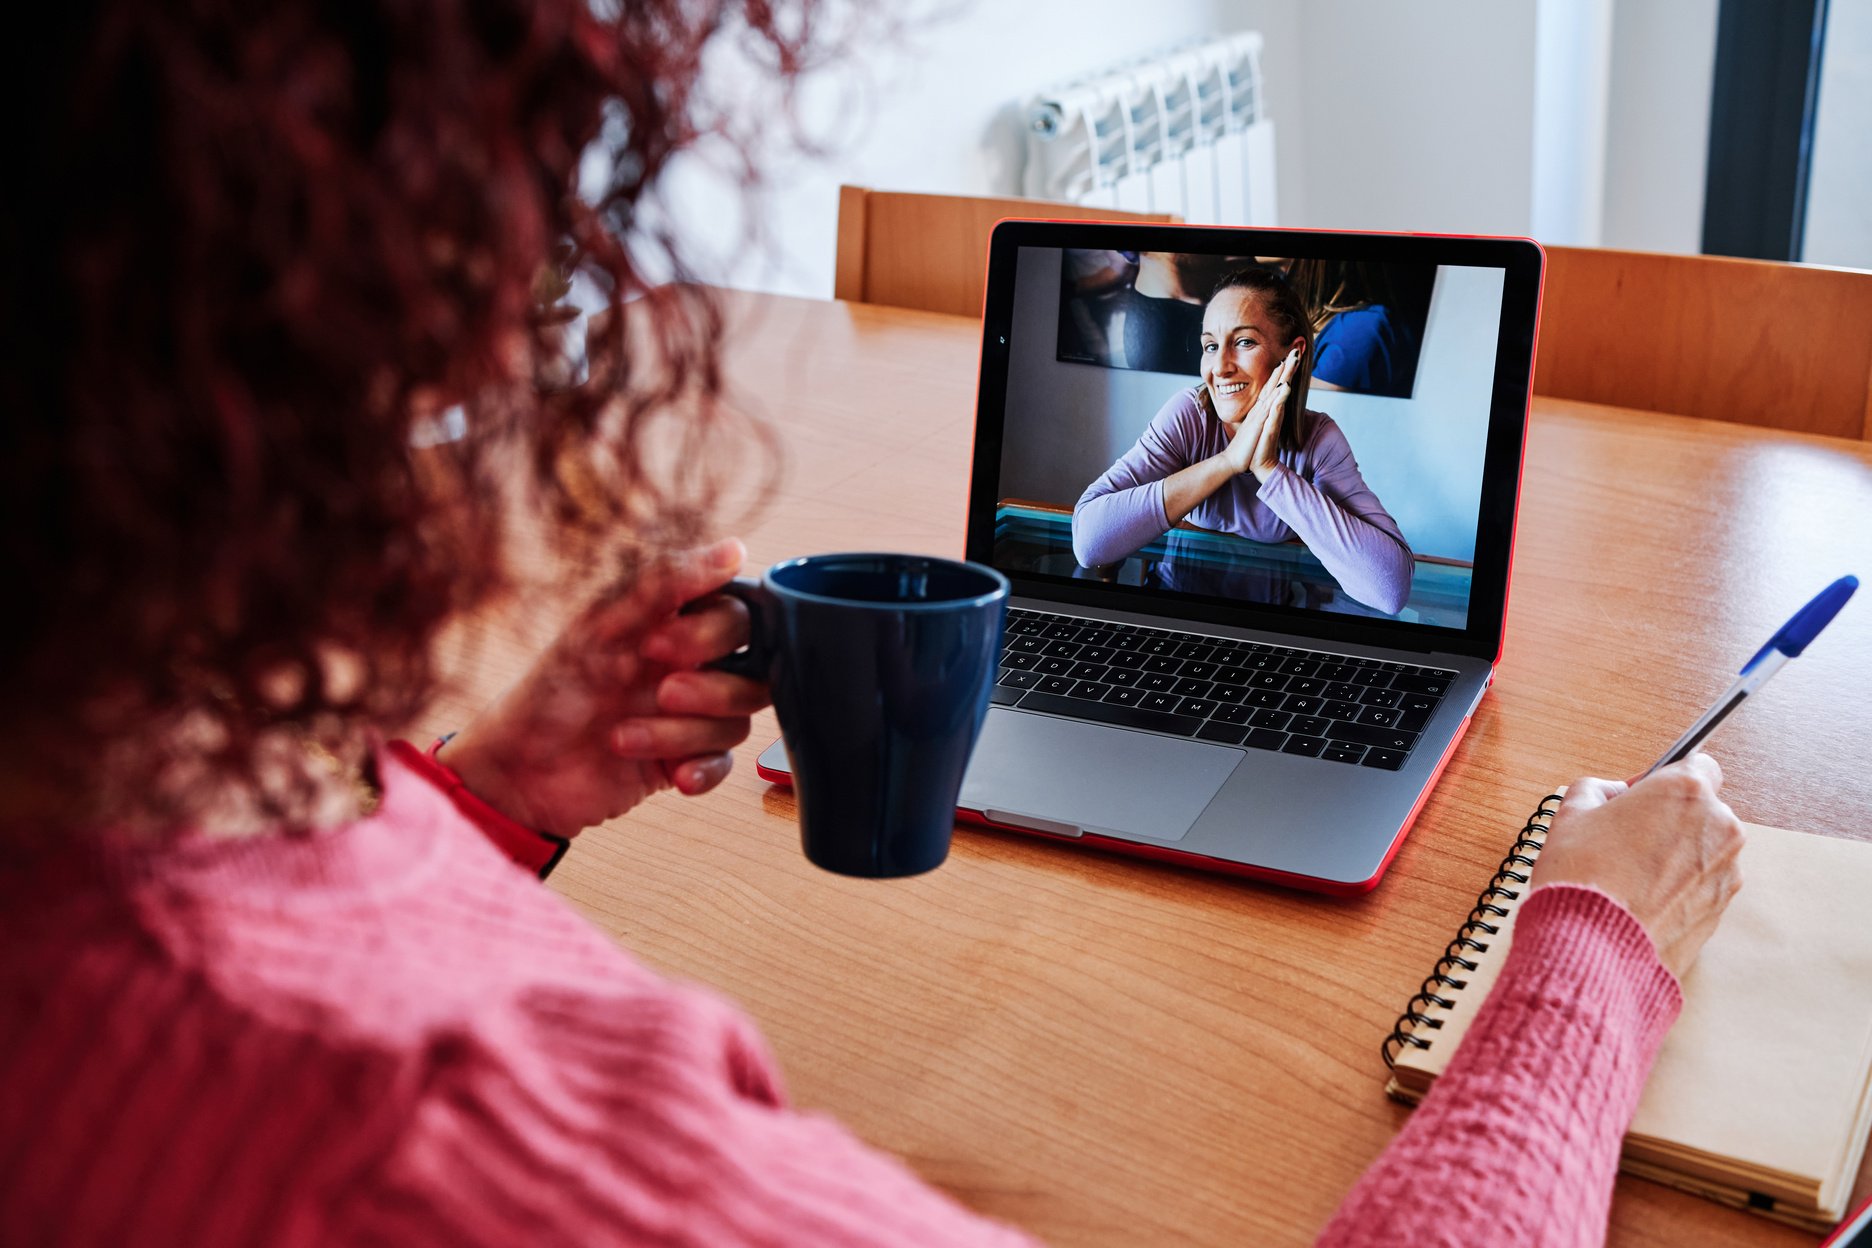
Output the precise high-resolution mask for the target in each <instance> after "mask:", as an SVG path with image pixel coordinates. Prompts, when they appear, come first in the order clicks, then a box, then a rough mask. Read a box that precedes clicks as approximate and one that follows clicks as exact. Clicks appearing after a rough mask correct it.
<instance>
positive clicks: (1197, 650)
mask: <svg viewBox="0 0 1872 1248" xmlns="http://www.w3.org/2000/svg"><path fill="white" fill-rule="evenodd" d="M1171 653H1172V654H1174V655H1176V657H1177V658H1179V659H1206V658H1208V657H1209V656H1210V655H1212V654H1214V653H1215V647H1214V646H1205V645H1203V644H1201V643H1200V642H1194V641H1191V642H1185V643H1184V644H1183V645H1180V646H1178V647H1177V648H1176V649H1175V650H1173V651H1171Z"/></svg>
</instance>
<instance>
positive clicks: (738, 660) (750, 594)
mask: <svg viewBox="0 0 1872 1248" xmlns="http://www.w3.org/2000/svg"><path fill="white" fill-rule="evenodd" d="M715 592H716V593H720V594H727V595H728V596H729V597H730V598H739V599H740V600H741V602H742V604H743V605H744V606H746V607H747V612H748V644H747V645H746V646H745V647H744V648H743V649H740V650H737V651H735V652H734V653H733V654H724V655H723V656H722V657H721V658H719V659H716V660H714V661H713V662H711V663H704V664H703V665H702V666H703V667H704V668H706V669H708V670H710V671H716V672H727V673H728V674H729V675H731V676H746V677H748V678H749V679H751V680H766V679H767V669H768V668H769V666H771V663H772V659H773V653H772V651H771V650H770V649H769V647H768V644H767V626H766V624H765V623H764V621H765V620H766V618H767V611H766V607H767V601H768V597H769V595H768V593H767V590H766V589H765V588H764V587H763V586H762V585H761V583H760V582H759V581H758V580H756V579H754V578H753V577H750V576H737V577H735V578H734V580H732V581H729V582H728V583H727V584H726V585H723V586H722V587H721V588H720V589H718V590H716V591H715Z"/></svg>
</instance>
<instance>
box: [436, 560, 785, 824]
mask: <svg viewBox="0 0 1872 1248" xmlns="http://www.w3.org/2000/svg"><path fill="white" fill-rule="evenodd" d="M744 555H745V551H744V550H743V548H742V546H741V543H740V542H738V541H735V540H733V539H728V540H725V541H720V542H716V543H714V544H713V545H710V546H704V547H699V548H696V549H693V550H686V551H682V552H680V553H678V554H676V555H673V556H671V557H669V558H668V559H666V560H664V561H663V562H661V563H659V564H657V565H656V566H655V567H653V568H652V569H650V570H649V571H647V572H646V574H645V575H643V576H642V577H640V578H639V579H638V580H637V581H636V582H635V583H634V584H632V585H631V586H630V587H629V588H627V589H625V590H623V591H622V592H620V593H618V594H616V595H613V596H606V597H602V598H600V599H599V601H597V602H596V603H594V604H592V605H591V606H590V607H588V608H586V610H584V611H583V612H582V613H580V614H579V615H578V616H577V617H576V618H575V619H574V620H573V621H572V622H571V624H569V625H568V626H567V627H566V628H565V630H564V631H563V632H562V633H560V635H559V637H558V638H557V639H556V640H555V641H554V642H553V644H552V645H551V646H550V647H548V649H547V650H546V652H545V653H544V654H543V655H541V656H540V658H539V659H538V660H537V661H536V662H535V663H534V665H533V667H532V668H531V670H529V671H528V672H527V673H526V675H524V676H522V677H521V678H520V680H519V681H517V682H516V683H515V684H514V685H513V686H512V687H511V688H509V689H508V690H507V691H506V692H505V693H503V694H502V695H501V696H500V697H499V698H498V699H496V700H495V701H494V702H493V703H492V704H491V705H490V706H489V707H487V709H485V710H484V711H482V712H481V713H480V714H479V715H477V716H476V717H475V718H474V719H473V720H472V721H471V722H470V723H469V724H468V725H467V726H466V727H464V728H463V729H462V730H461V731H460V732H459V733H457V734H456V736H455V738H454V739H453V740H451V741H450V742H449V744H448V746H447V748H446V749H445V750H444V752H443V758H444V760H445V761H446V762H447V763H448V764H449V766H450V767H452V768H453V769H454V770H455V772H456V774H458V775H460V776H461V777H462V780H463V782H464V783H466V784H467V785H468V787H469V789H470V790H471V791H473V792H474V793H476V794H477V795H479V796H480V797H481V798H483V799H484V800H486V801H487V802H489V803H490V804H491V805H493V806H494V807H495V808H496V809H497V810H500V811H501V812H502V813H504V814H506V815H508V816H509V817H511V818H513V819H516V820H518V821H520V822H522V823H524V824H526V825H528V826H529V827H534V828H538V829H540V830H541V831H546V832H552V833H555V834H557V835H560V836H568V837H569V836H571V835H573V834H575V833H577V832H578V831H579V830H580V829H581V828H586V827H590V826H592V825H594V824H597V823H602V822H603V821H604V820H606V819H611V818H615V817H616V816H618V815H621V814H623V813H624V812H625V811H628V810H630V809H632V808H633V807H635V806H636V805H637V804H638V803H640V802H642V801H643V800H644V799H645V798H647V797H649V796H650V795H652V794H654V793H658V792H661V791H663V790H665V789H670V788H674V789H676V790H677V791H678V792H681V793H684V794H686V795H689V796H694V795H696V794H698V793H706V792H707V791H708V790H710V789H712V788H714V787H715V786H716V785H718V784H720V783H721V782H722V781H723V780H724V779H725V778H727V775H728V772H729V769H730V767H731V766H732V765H733V761H734V760H733V757H732V756H731V755H730V754H729V753H728V751H729V750H731V749H733V748H734V747H735V746H736V745H739V744H740V743H741V742H742V741H745V740H746V739H747V736H748V732H749V730H750V722H749V716H751V715H752V714H753V713H754V712H755V711H758V710H760V709H761V708H762V707H764V706H766V705H767V688H766V686H765V685H763V684H761V683H760V682H758V681H754V680H749V679H747V678H746V677H742V676H734V675H730V674H728V673H727V672H717V671H707V670H704V665H705V664H707V663H709V662H711V661H712V660H715V659H719V658H721V657H722V656H724V655H726V654H729V653H732V652H733V651H735V650H737V649H739V648H740V647H742V646H744V645H746V644H747V639H748V617H747V608H745V607H744V606H742V605H741V603H740V602H738V601H737V600H735V599H733V598H731V597H728V596H727V595H725V594H717V593H716V592H715V591H717V590H719V589H720V588H721V587H722V586H723V585H724V584H726V583H727V581H728V580H729V579H730V578H731V577H733V576H734V574H735V573H736V572H737V571H738V570H739V569H740V567H741V561H742V559H743V557H744Z"/></svg>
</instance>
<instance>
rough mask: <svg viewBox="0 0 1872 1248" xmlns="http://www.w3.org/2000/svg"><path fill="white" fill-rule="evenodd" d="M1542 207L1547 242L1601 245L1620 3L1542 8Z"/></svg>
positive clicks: (1537, 57) (1559, 2)
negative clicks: (1615, 10) (1616, 13)
mask: <svg viewBox="0 0 1872 1248" xmlns="http://www.w3.org/2000/svg"><path fill="white" fill-rule="evenodd" d="M1534 13H1535V18H1534V151H1533V157H1534V202H1533V204H1532V221H1531V225H1532V229H1533V234H1534V237H1535V238H1538V239H1540V240H1541V241H1542V242H1543V243H1559V244H1564V245H1566V246H1569V247H1597V246H1598V245H1599V241H1600V234H1601V232H1602V227H1603V224H1604V221H1605V174H1606V104H1607V95H1608V88H1609V86H1610V84H1611V77H1612V0H1539V2H1538V3H1537V4H1536V5H1535V6H1534Z"/></svg>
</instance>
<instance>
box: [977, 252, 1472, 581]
mask: <svg viewBox="0 0 1872 1248" xmlns="http://www.w3.org/2000/svg"><path fill="white" fill-rule="evenodd" d="M1060 264H1061V253H1060V252H1059V251H1057V250H1055V249H1053V248H1041V247H1024V248H1022V249H1021V254H1020V264H1019V268H1018V270H1017V277H1016V285H1015V290H1014V323H1013V329H1012V333H1011V334H1010V339H1011V341H1010V342H1009V343H1008V353H1009V361H1008V394H1007V418H1006V422H1005V425H1004V428H1003V433H1002V437H1003V441H1002V450H1001V488H1000V491H999V493H1000V496H1001V497H1003V498H1025V499H1031V500H1033V501H1035V502H1042V503H1052V504H1054V505H1056V506H1061V507H1070V506H1072V505H1073V504H1074V503H1076V502H1077V501H1078V500H1079V495H1080V494H1081V493H1082V492H1084V490H1085V487H1086V486H1088V485H1090V484H1091V483H1092V482H1093V481H1094V480H1096V479H1097V478H1098V477H1099V476H1100V475H1101V474H1103V473H1104V471H1105V470H1106V469H1107V468H1109V467H1111V464H1112V461H1113V460H1115V459H1117V458H1118V457H1119V456H1120V455H1122V454H1124V452H1126V451H1128V450H1130V449H1131V445H1132V443H1134V442H1136V441H1137V439H1138V435H1139V434H1141V433H1142V432H1143V431H1144V427H1145V426H1146V425H1148V424H1149V423H1150V420H1151V417H1153V416H1155V415H1156V414H1157V411H1158V409H1159V408H1161V407H1162V406H1163V405H1164V403H1165V402H1166V401H1168V400H1169V399H1170V397H1171V396H1172V395H1174V394H1175V393H1176V392H1177V391H1178V390H1183V389H1188V388H1189V387H1190V386H1192V385H1194V384H1195V383H1196V379H1195V378H1194V377H1185V376H1178V375H1175V374H1170V373H1146V372H1142V371H1140V370H1137V369H1127V368H1099V367H1095V366H1092V365H1087V364H1063V363H1061V362H1060V361H1059V359H1058V356H1057V344H1058V341H1059V295H1060ZM1501 302H1502V273H1501V271H1500V270H1499V269H1462V268H1442V269H1439V270H1438V271H1437V281H1436V290H1435V293H1434V294H1433V295H1432V296H1431V300H1430V316H1429V320H1428V321H1427V322H1426V324H1425V326H1424V342H1423V350H1422V352H1421V354H1420V355H1419V357H1418V362H1417V378H1416V384H1415V385H1414V386H1413V387H1412V393H1411V397H1410V398H1409V399H1386V398H1379V397H1376V396H1374V395H1368V394H1351V393H1347V392H1343V391H1341V392H1333V391H1327V390H1313V391H1311V392H1310V393H1309V396H1308V401H1307V406H1308V407H1311V408H1313V409H1314V410H1315V411H1321V412H1325V413H1326V414H1327V415H1329V416H1331V417H1332V418H1333V419H1334V420H1336V421H1338V422H1339V425H1340V427H1341V428H1342V429H1344V431H1345V435H1346V439H1347V441H1349V442H1350V443H1351V444H1352V454H1353V455H1354V457H1355V458H1357V460H1358V464H1359V469H1360V471H1361V472H1362V473H1363V474H1364V477H1365V482H1366V484H1367V485H1369V486H1371V488H1372V490H1373V491H1374V492H1375V493H1376V494H1377V495H1378V497H1379V499H1380V500H1382V501H1383V503H1384V505H1385V510H1387V511H1389V512H1390V513H1391V516H1392V518H1393V519H1394V520H1396V521H1397V522H1398V527H1399V528H1400V529H1401V530H1402V531H1403V533H1404V538H1405V540H1406V541H1408V542H1409V543H1410V546H1411V549H1412V550H1414V551H1416V552H1417V553H1418V554H1420V555H1438V556H1441V557H1443V558H1446V559H1463V560H1472V559H1474V558H1475V536H1476V513H1477V509H1478V508H1479V507H1480V506H1481V497H1482V496H1481V491H1482V457H1483V452H1484V450H1485V449H1486V447H1487V443H1488V418H1489V401H1490V398H1491V396H1492V392H1493V386H1494V377H1495V341H1496V337H1497V334H1498V331H1499V328H1500V324H1501Z"/></svg>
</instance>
